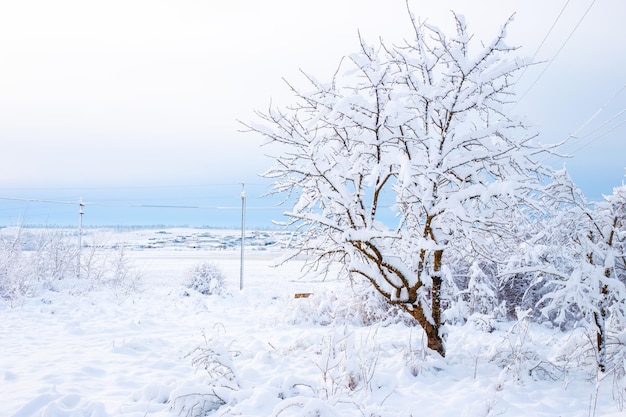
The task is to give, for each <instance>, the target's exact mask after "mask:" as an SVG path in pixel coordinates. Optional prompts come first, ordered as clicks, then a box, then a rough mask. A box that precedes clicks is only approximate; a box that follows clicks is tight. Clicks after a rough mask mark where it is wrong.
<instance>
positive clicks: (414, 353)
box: [0, 250, 622, 417]
mask: <svg viewBox="0 0 626 417" xmlns="http://www.w3.org/2000/svg"><path fill="white" fill-rule="evenodd" d="M130 255H131V256H132V257H133V259H134V261H135V262H136V264H137V265H138V266H139V267H140V268H141V269H142V276H143V284H142V286H141V290H139V291H137V292H133V293H130V294H123V296H120V294H119V293H116V292H115V291H100V292H89V293H85V294H81V295H71V294H70V293H69V292H67V291H66V292H47V293H45V294H42V295H40V296H37V297H34V298H30V299H25V300H24V301H23V304H22V305H20V306H16V307H14V308H10V307H9V306H8V305H1V306H0V314H2V318H3V320H1V321H0V351H1V352H2V355H1V356H0V370H1V372H2V373H1V374H0V392H2V397H3V400H2V402H1V403H0V415H2V416H5V415H6V416H9V417H68V416H71V417H75V416H81V417H82V416H90V417H112V416H129V417H130V416H133V417H134V416H137V417H139V416H155V417H156V416H177V415H182V416H195V415H204V414H206V415H216V416H235V415H236V416H275V417H295V416H321V417H328V416H355V417H356V416H368V417H369V416H380V417H389V416H394V417H395V416H398V417H400V416H402V417H407V416H415V417H417V416H421V415H430V416H454V417H458V416H490V415H504V416H531V415H532V416H559V415H562V416H581V417H582V416H589V415H597V416H618V415H622V414H621V413H620V410H619V408H618V402H616V401H615V400H614V398H613V389H612V385H611V381H610V380H608V379H605V380H603V381H602V382H601V383H600V384H596V381H595V379H594V376H593V375H589V374H588V373H587V371H585V370H583V369H582V368H581V370H580V371H578V370H577V369H576V367H575V366H571V367H570V368H569V369H568V370H567V372H566V374H563V373H562V372H559V370H557V369H556V368H553V367H550V366H548V365H547V363H544V362H545V361H547V360H555V358H557V357H558V356H559V355H562V354H563V353H564V352H565V351H567V349H570V347H571V346H573V345H577V344H579V343H578V342H580V343H584V340H580V341H578V342H576V343H574V342H575V341H572V338H574V337H580V338H581V339H582V336H581V335H576V334H574V335H571V334H567V335H565V334H563V335H561V334H556V335H555V333H554V332H553V331H548V330H547V329H543V328H541V327H539V326H536V325H528V326H523V325H522V324H523V323H522V324H518V326H517V328H513V329H512V328H511V327H512V324H494V325H493V328H492V329H491V332H488V331H484V330H482V329H480V328H479V327H480V326H478V325H474V324H472V323H471V322H470V323H469V324H466V325H465V326H462V327H461V326H451V327H450V333H449V337H448V352H449V354H448V356H447V357H446V358H445V359H442V358H434V357H432V356H428V355H425V354H424V350H423V346H424V344H425V341H424V340H423V336H422V332H421V330H420V329H419V328H418V327H409V326H407V325H406V324H403V323H387V324H386V325H384V326H383V325H380V324H372V325H361V324H359V323H358V319H357V318H355V317H353V316H349V313H348V311H350V308H347V307H346V306H348V307H354V306H351V305H349V304H350V302H351V297H350V293H349V290H345V289H344V288H345V285H344V284H342V283H341V282H338V281H334V280H333V279H332V278H331V279H329V281H327V282H320V281H313V280H309V281H302V280H298V279H297V278H298V277H299V275H300V267H301V263H299V262H292V263H289V264H287V265H286V266H283V267H279V268H273V267H272V266H271V265H272V264H273V261H272V260H273V259H274V255H275V254H268V253H250V254H247V257H246V264H245V269H244V272H245V282H244V286H245V288H244V290H243V291H239V290H238V285H239V258H238V256H239V254H238V252H235V251H230V252H229V251H225V252H219V251H215V252H207V251H167V250H164V251H152V252H151V251H147V250H146V251H132V252H131V253H130ZM201 260H204V261H205V260H208V261H210V262H214V263H215V264H217V265H218V266H219V267H220V268H221V269H222V270H223V272H224V275H225V276H226V277H227V282H228V287H229V291H230V293H231V294H230V295H226V296H203V295H201V294H199V293H196V292H193V291H190V290H187V289H186V288H185V287H184V286H182V285H181V284H182V282H183V280H184V275H185V271H186V270H187V269H188V268H189V267H190V266H191V265H193V264H194V263H197V262H199V261H201ZM300 292H311V293H313V295H312V296H311V297H308V298H294V294H295V293H300ZM477 322H478V320H477ZM585 369H587V370H588V368H585ZM553 377H554V380H553ZM203 413H204V414H203Z"/></svg>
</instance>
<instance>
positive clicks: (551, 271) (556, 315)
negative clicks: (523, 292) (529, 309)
mask: <svg viewBox="0 0 626 417" xmlns="http://www.w3.org/2000/svg"><path fill="white" fill-rule="evenodd" d="M546 196H547V198H548V199H549V200H551V201H552V204H551V205H550V204H546V207H550V206H551V208H552V216H551V217H550V218H549V219H548V220H547V221H546V224H545V227H544V229H545V232H544V233H542V234H538V235H537V236H535V238H534V241H533V242H532V243H531V244H532V246H533V247H534V248H535V253H541V254H542V255H540V256H535V257H536V258H537V259H535V261H534V264H535V266H534V267H531V268H529V269H533V270H536V271H537V272H536V280H535V283H534V285H535V286H541V287H543V293H544V295H543V296H542V297H541V299H540V300H539V306H540V307H541V311H542V312H543V314H544V315H546V316H548V317H550V318H551V319H552V320H553V321H554V322H556V323H557V324H564V323H567V322H568V321H569V322H574V321H576V322H577V323H582V325H584V326H586V327H587V329H589V331H590V332H591V333H592V334H595V342H596V346H595V347H596V350H597V357H598V367H599V369H600V370H602V371H604V370H606V365H607V363H606V360H607V331H608V330H607V325H608V324H609V321H610V322H611V323H612V325H613V327H614V328H615V330H617V331H622V330H623V329H624V327H626V285H625V284H626V186H621V187H618V188H615V189H614V191H613V194H612V195H610V196H606V197H605V199H604V201H602V202H599V203H595V204H589V203H588V202H587V201H586V199H585V198H584V196H583V195H582V193H581V192H580V190H578V189H577V188H576V187H575V186H574V184H573V183H572V182H571V179H570V178H569V177H568V176H567V175H566V174H565V173H563V174H562V175H561V176H560V178H559V180H558V181H555V182H554V184H553V185H552V186H551V187H550V188H549V189H548V190H547V193H546ZM539 258H540V259H539ZM541 265H543V267H541Z"/></svg>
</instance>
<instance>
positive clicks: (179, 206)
mask: <svg viewBox="0 0 626 417" xmlns="http://www.w3.org/2000/svg"><path fill="white" fill-rule="evenodd" d="M0 200H4V201H19V202H25V203H43V204H63V205H77V204H81V205H83V206H85V207H117V208H162V209H200V210H241V207H239V206H205V205H185V204H134V203H127V204H121V203H98V202H95V203H90V202H88V201H82V202H79V201H61V200H45V199H36V198H12V197H0ZM246 209H249V210H284V208H282V207H278V206H256V207H255V206H252V207H246Z"/></svg>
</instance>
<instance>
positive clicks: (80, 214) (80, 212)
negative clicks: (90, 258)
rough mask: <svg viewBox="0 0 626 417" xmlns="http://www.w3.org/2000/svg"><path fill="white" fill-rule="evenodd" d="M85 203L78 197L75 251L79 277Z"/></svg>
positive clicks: (77, 275)
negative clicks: (76, 248) (76, 245)
mask: <svg viewBox="0 0 626 417" xmlns="http://www.w3.org/2000/svg"><path fill="white" fill-rule="evenodd" d="M83 207H85V203H83V198H82V197H81V198H79V199H78V251H77V252H76V277H77V278H80V254H81V251H82V247H83V214H84V213H85V210H84V209H83Z"/></svg>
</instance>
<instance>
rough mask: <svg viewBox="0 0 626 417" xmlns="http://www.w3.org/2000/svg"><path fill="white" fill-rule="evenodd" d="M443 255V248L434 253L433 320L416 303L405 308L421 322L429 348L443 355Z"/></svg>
mask: <svg viewBox="0 0 626 417" xmlns="http://www.w3.org/2000/svg"><path fill="white" fill-rule="evenodd" d="M442 256H443V250H436V251H435V252H434V254H433V274H432V275H433V276H432V277H431V278H432V282H433V286H432V289H431V294H430V297H431V300H430V303H431V317H432V320H429V318H427V317H426V315H425V314H424V311H423V310H422V308H421V306H419V305H417V306H416V305H414V306H413V307H412V308H405V310H406V311H407V312H408V313H410V314H411V316H413V318H414V319H415V320H416V321H417V322H418V323H419V325H420V326H421V327H422V329H424V332H425V333H426V340H427V345H428V348H429V349H432V350H434V351H435V352H437V353H439V354H440V355H441V356H444V357H445V356H446V348H445V344H444V340H443V337H442V336H441V332H440V331H441V327H442V323H441V285H442V281H443V280H442V278H441V258H442Z"/></svg>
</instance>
